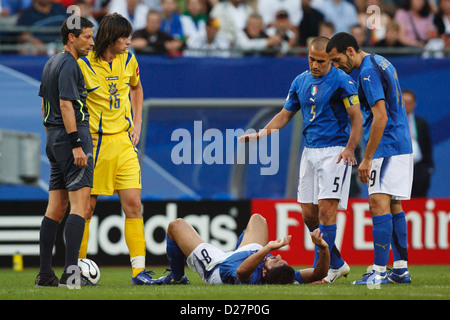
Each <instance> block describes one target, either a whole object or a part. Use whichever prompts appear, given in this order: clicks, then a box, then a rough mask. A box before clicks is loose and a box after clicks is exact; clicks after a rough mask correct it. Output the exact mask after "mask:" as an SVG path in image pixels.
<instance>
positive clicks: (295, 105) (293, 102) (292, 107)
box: [284, 80, 300, 112]
mask: <svg viewBox="0 0 450 320" xmlns="http://www.w3.org/2000/svg"><path fill="white" fill-rule="evenodd" d="M284 108H285V109H286V110H289V111H294V112H295V111H298V110H300V100H299V98H298V95H297V84H296V80H294V81H293V82H292V84H291V88H290V89H289V94H288V96H287V98H286V102H285V103H284Z"/></svg>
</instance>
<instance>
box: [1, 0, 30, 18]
mask: <svg viewBox="0 0 450 320" xmlns="http://www.w3.org/2000/svg"><path fill="white" fill-rule="evenodd" d="M31 3H32V0H1V1H0V4H1V9H0V16H1V17H9V16H15V15H17V14H19V13H20V12H22V11H24V10H25V9H28V8H29V7H30V6H31Z"/></svg>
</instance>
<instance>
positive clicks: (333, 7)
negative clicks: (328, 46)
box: [315, 0, 358, 33]
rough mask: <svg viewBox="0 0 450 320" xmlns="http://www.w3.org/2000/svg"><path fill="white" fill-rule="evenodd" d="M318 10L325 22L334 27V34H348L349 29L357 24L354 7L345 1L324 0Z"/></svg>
mask: <svg viewBox="0 0 450 320" xmlns="http://www.w3.org/2000/svg"><path fill="white" fill-rule="evenodd" d="M315 8H317V7H315ZM318 9H319V10H320V11H321V12H322V13H323V15H324V16H325V20H326V21H329V22H331V23H332V24H333V25H334V29H335V32H336V33H338V32H350V27H351V26H354V25H355V24H357V23H358V14H357V12H356V8H355V6H354V5H353V4H352V3H350V2H348V1H346V0H324V1H323V5H322V6H321V7H320V8H318Z"/></svg>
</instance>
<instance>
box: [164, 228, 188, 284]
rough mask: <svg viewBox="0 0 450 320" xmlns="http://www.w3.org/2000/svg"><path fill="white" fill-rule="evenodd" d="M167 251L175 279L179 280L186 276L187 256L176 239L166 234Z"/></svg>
mask: <svg viewBox="0 0 450 320" xmlns="http://www.w3.org/2000/svg"><path fill="white" fill-rule="evenodd" d="M166 252H167V258H168V259H169V266H170V270H171V272H172V276H173V279H174V280H175V281H178V280H180V279H181V277H183V276H184V263H185V260H186V258H185V256H184V254H183V252H182V251H181V250H180V248H179V247H178V245H177V244H176V242H175V241H172V240H170V239H169V236H166Z"/></svg>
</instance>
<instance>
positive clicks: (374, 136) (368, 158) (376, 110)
mask: <svg viewBox="0 0 450 320" xmlns="http://www.w3.org/2000/svg"><path fill="white" fill-rule="evenodd" d="M372 114H373V120H372V127H371V129H370V135H369V140H368V141H367V146H366V150H365V152H364V157H363V160H362V161H361V164H360V166H359V168H358V176H359V180H361V182H362V183H368V182H369V177H370V170H371V169H372V157H373V155H374V154H375V151H376V150H377V148H378V144H379V143H380V141H381V138H382V137H383V133H384V129H385V127H386V123H387V120H388V118H387V114H386V103H385V101H384V100H378V101H377V102H375V104H374V106H373V107H372Z"/></svg>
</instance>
